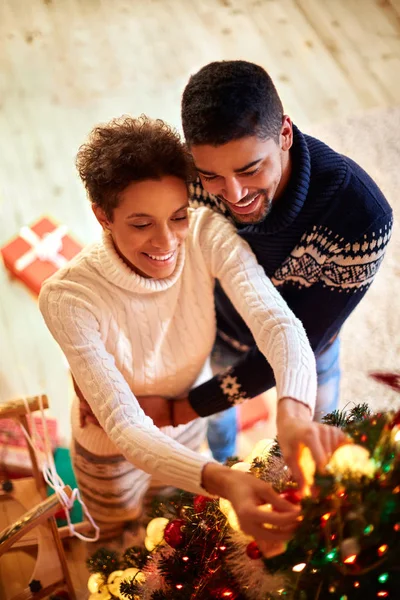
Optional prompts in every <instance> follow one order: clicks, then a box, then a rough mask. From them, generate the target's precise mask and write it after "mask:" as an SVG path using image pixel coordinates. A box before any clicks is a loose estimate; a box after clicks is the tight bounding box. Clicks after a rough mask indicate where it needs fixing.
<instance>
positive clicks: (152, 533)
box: [144, 517, 169, 552]
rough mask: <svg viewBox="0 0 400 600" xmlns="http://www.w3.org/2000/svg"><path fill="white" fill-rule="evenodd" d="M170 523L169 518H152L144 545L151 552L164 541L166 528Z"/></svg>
mask: <svg viewBox="0 0 400 600" xmlns="http://www.w3.org/2000/svg"><path fill="white" fill-rule="evenodd" d="M168 523H169V519H165V518H164V517H157V518H156V519H152V520H151V521H150V523H149V524H148V525H147V529H146V539H145V540H144V545H145V546H146V549H147V550H148V551H149V552H151V551H152V550H154V548H155V547H156V546H158V545H159V544H162V543H163V542H164V529H165V527H166V525H167V524H168Z"/></svg>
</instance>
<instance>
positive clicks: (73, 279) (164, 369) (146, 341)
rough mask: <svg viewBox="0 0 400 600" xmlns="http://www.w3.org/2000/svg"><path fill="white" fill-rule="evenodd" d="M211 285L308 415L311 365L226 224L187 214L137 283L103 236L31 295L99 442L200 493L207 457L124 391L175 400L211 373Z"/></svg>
mask: <svg viewBox="0 0 400 600" xmlns="http://www.w3.org/2000/svg"><path fill="white" fill-rule="evenodd" d="M215 278H218V279H219V280H220V282H221V284H222V287H223V288H224V290H225V292H226V294H227V295H228V297H229V298H230V299H231V301H232V303H233V304H234V306H235V308H236V309H237V311H238V312H239V314H240V315H241V316H242V317H243V319H244V320H245V322H246V323H247V325H248V326H249V328H250V329H251V331H252V333H253V336H254V339H255V340H256V343H257V345H258V347H259V348H260V350H261V351H262V352H263V353H264V355H265V356H266V358H267V360H268V361H269V363H270V364H271V366H272V367H273V369H274V373H275V377H276V385H277V393H278V398H281V397H286V396H290V397H292V398H296V399H298V400H300V401H302V402H304V403H306V404H308V405H309V406H310V407H311V409H312V410H313V408H314V403H315V396H316V371H315V359H314V355H313V353H312V351H311V348H310V346H309V343H308V340H307V337H306V333H305V331H304V329H303V326H302V325H301V323H300V321H298V319H296V318H295V317H294V315H293V314H292V313H291V312H290V310H289V309H288V307H287V306H286V303H285V302H284V300H283V299H282V298H281V296H280V295H279V293H278V292H277V291H276V290H275V288H274V286H273V285H272V283H271V282H270V281H269V279H268V278H267V277H266V275H265V274H264V271H263V269H262V268H261V267H260V266H259V265H258V264H257V261H256V258H255V257H254V255H253V253H252V252H251V250H250V248H249V246H248V245H247V243H246V242H245V241H244V240H242V239H241V238H240V237H239V236H238V235H237V234H236V231H235V229H234V227H233V226H232V225H231V224H230V223H229V222H228V221H227V220H226V219H225V218H224V217H223V216H221V215H219V214H217V213H214V212H212V211H210V210H209V209H207V208H199V209H197V210H193V211H190V231H189V235H188V238H187V240H186V242H185V245H184V246H182V247H181V248H180V251H179V256H178V261H177V265H176V268H175V271H174V273H173V275H172V276H171V277H169V278H167V279H146V278H143V277H141V276H139V275H137V274H136V273H134V272H133V271H132V270H131V269H130V268H129V267H128V266H127V265H126V264H125V263H124V262H123V261H122V260H121V258H120V257H119V256H118V254H117V253H116V251H115V248H114V245H113V242H112V239H111V237H110V236H109V235H104V236H103V239H102V241H100V242H98V243H96V244H93V245H91V246H88V247H87V248H85V249H84V250H83V251H82V252H81V253H80V254H79V255H78V256H77V257H76V258H75V259H73V261H71V262H70V263H69V264H68V265H67V266H66V267H64V268H63V269H61V270H60V271H58V272H57V273H56V274H55V275H54V276H53V277H51V278H50V279H48V280H47V281H46V282H45V283H44V285H43V287H42V291H41V293H40V298H39V302H40V309H41V311H42V314H43V317H44V319H45V321H46V324H47V326H48V327H49V329H50V331H51V333H52V335H53V336H54V338H55V339H56V340H57V342H58V343H59V345H60V346H61V348H62V350H63V352H64V353H65V355H66V357H67V359H68V361H69V364H70V367H71V370H72V373H73V375H74V377H75V379H76V381H77V384H78V386H79V388H80V389H81V391H82V393H83V395H84V397H85V398H86V400H87V401H88V402H89V404H90V406H91V408H92V410H93V413H94V414H95V416H96V417H97V419H98V420H99V422H100V424H101V426H102V427H103V428H104V430H105V431H106V433H107V434H108V436H109V438H111V440H112V441H113V443H114V444H115V445H116V446H117V447H118V448H119V450H120V451H121V453H122V454H124V456H125V457H126V458H127V459H128V460H129V461H130V462H132V463H133V464H134V465H135V466H136V467H138V468H140V469H142V470H143V471H146V472H147V473H150V474H152V475H154V476H155V477H156V478H157V479H160V480H162V481H164V482H165V483H167V484H169V485H173V486H176V487H178V488H182V489H185V490H188V491H192V492H194V493H201V490H202V488H201V472H202V468H203V466H204V464H205V463H207V462H209V460H210V459H209V458H207V457H204V456H202V455H200V454H197V453H195V452H193V451H191V450H189V449H187V448H185V447H184V446H182V445H180V444H179V443H177V442H176V441H175V440H172V439H171V438H170V437H168V436H166V435H165V434H163V433H162V431H160V429H158V428H157V427H156V426H155V425H154V424H153V422H152V420H151V419H150V418H149V417H147V416H146V415H145V414H144V412H143V411H142V409H141V408H140V406H139V404H138V402H137V400H136V398H135V394H136V395H138V396H140V395H153V394H155V395H162V396H167V397H178V396H180V395H182V394H185V393H187V392H188V391H189V389H190V388H191V387H192V386H193V385H194V384H195V382H196V380H198V378H199V375H200V374H201V373H202V371H203V374H204V373H207V374H208V373H209V374H210V376H211V372H210V371H209V369H208V361H209V355H210V353H211V349H212V346H213V343H214V339H215V334H216V320H215V311H214V295H213V290H214V279H215ZM203 492H204V490H203Z"/></svg>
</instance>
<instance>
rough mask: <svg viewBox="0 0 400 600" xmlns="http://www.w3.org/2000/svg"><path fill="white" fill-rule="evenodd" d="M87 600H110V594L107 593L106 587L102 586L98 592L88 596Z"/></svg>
mask: <svg viewBox="0 0 400 600" xmlns="http://www.w3.org/2000/svg"><path fill="white" fill-rule="evenodd" d="M88 600H111V593H110V592H109V591H108V589H107V586H106V585H103V587H102V588H100V589H99V591H98V592H95V593H94V594H90V596H89V598H88ZM125 600H126V599H125Z"/></svg>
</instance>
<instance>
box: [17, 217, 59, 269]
mask: <svg viewBox="0 0 400 600" xmlns="http://www.w3.org/2000/svg"><path fill="white" fill-rule="evenodd" d="M67 231H68V227H67V226H66V225H60V226H59V227H56V229H54V231H51V232H50V233H45V234H44V236H43V237H39V236H38V235H37V233H35V232H34V231H33V230H32V229H30V228H29V227H22V228H21V231H20V236H21V238H22V239H23V240H25V242H28V244H30V245H31V246H32V248H31V249H30V250H28V251H27V252H25V254H23V255H22V256H21V257H20V258H19V259H18V260H17V261H16V262H15V268H16V269H17V271H23V270H24V269H26V267H29V265H30V264H32V263H33V262H34V261H35V260H41V261H47V262H50V263H53V265H55V266H56V267H57V268H60V267H63V266H64V265H65V264H66V263H67V262H68V260H67V259H66V258H65V256H63V255H62V254H60V250H61V249H62V238H63V237H64V236H65V235H66V233H67Z"/></svg>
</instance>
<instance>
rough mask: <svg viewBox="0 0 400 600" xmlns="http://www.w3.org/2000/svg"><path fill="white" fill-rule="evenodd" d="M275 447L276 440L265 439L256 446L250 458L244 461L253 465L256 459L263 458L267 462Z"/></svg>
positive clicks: (247, 457)
mask: <svg viewBox="0 0 400 600" xmlns="http://www.w3.org/2000/svg"><path fill="white" fill-rule="evenodd" d="M273 445H274V440H270V439H265V440H259V441H258V442H257V443H256V445H255V446H254V448H253V450H252V451H251V452H250V454H249V455H248V456H246V458H245V459H244V460H245V461H246V462H248V463H250V464H251V463H252V462H253V460H255V459H256V458H261V460H264V461H265V460H266V459H267V458H268V454H269V453H270V451H271V448H272V446H273Z"/></svg>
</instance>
